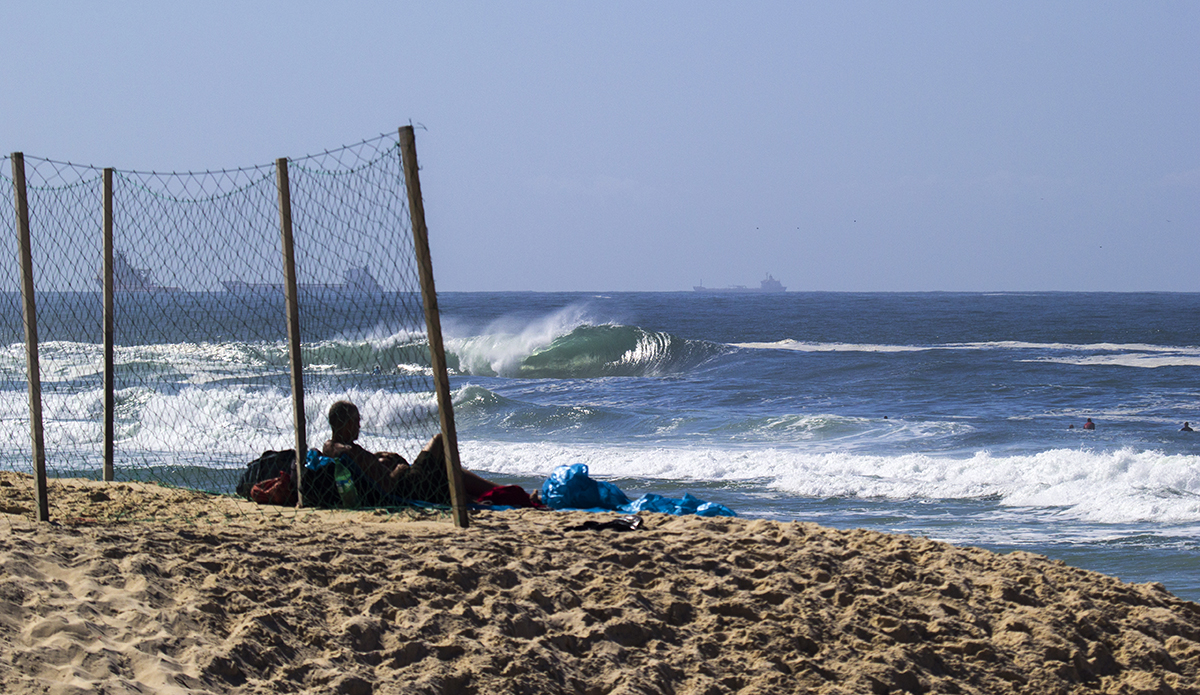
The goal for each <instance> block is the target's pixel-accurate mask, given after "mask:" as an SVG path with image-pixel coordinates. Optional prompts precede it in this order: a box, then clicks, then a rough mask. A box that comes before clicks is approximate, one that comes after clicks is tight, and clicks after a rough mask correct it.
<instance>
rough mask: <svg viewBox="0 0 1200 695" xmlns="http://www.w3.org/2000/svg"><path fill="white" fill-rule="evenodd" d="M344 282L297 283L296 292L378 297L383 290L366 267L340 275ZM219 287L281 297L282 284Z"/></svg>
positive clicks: (237, 283)
mask: <svg viewBox="0 0 1200 695" xmlns="http://www.w3.org/2000/svg"><path fill="white" fill-rule="evenodd" d="M342 278H343V279H344V280H345V282H343V283H341V284H332V283H329V284H323V283H299V284H297V285H296V291H297V292H299V293H300V294H319V295H328V294H338V295H379V294H383V288H382V287H380V285H379V282H378V281H376V280H375V277H374V276H373V275H371V271H369V270H367V266H365V265H364V266H363V267H361V268H351V269H350V270H347V271H346V272H345V273H343V274H342ZM221 286H222V287H224V288H225V291H226V292H230V293H232V294H240V295H252V296H256V297H266V296H271V297H282V296H283V284H282V283H278V282H243V281H241V280H222V281H221Z"/></svg>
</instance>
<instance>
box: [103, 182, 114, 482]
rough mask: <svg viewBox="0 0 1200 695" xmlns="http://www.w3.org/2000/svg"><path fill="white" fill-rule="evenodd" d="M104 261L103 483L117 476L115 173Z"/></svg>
mask: <svg viewBox="0 0 1200 695" xmlns="http://www.w3.org/2000/svg"><path fill="white" fill-rule="evenodd" d="M103 195H104V218H103V222H102V226H103V234H104V243H103V246H104V259H103V260H102V261H101V268H100V279H101V281H103V283H104V290H103V291H104V329H103V330H104V480H106V481H108V482H112V480H113V478H114V477H115V476H114V473H115V471H114V468H115V467H114V466H113V441H114V440H115V439H116V413H115V409H116V397H115V395H114V389H115V384H116V376H115V372H114V369H115V365H114V359H113V352H114V350H113V344H114V342H115V341H114V336H113V170H112V169H105V170H104V194H103Z"/></svg>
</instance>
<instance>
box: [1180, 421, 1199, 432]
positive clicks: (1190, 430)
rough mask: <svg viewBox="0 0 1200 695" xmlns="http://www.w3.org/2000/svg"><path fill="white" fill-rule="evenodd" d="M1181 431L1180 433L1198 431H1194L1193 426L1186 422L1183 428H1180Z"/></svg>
mask: <svg viewBox="0 0 1200 695" xmlns="http://www.w3.org/2000/svg"><path fill="white" fill-rule="evenodd" d="M1179 431H1180V432H1195V431H1196V430H1193V429H1192V426H1191V425H1189V424H1188V423H1186V422H1185V423H1183V427H1180V428H1179Z"/></svg>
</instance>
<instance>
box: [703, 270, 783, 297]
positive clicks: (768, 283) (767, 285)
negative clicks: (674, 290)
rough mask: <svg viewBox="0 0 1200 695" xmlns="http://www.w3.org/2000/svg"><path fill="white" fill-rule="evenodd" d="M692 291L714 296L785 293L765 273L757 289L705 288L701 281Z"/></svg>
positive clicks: (742, 287) (735, 287)
mask: <svg viewBox="0 0 1200 695" xmlns="http://www.w3.org/2000/svg"><path fill="white" fill-rule="evenodd" d="M692 289H693V290H694V291H696V292H705V293H716V294H743V293H747V294H763V293H773V292H787V288H786V287H784V286H783V284H782V283H780V282H779V281H778V280H776V279H775V278H773V277H771V274H770V273H767V277H766V279H765V280H762V281H761V282H760V283H759V287H746V286H745V285H733V286H732V287H705V286H704V281H703V280H701V281H700V284H699V285H695V286H693V287H692Z"/></svg>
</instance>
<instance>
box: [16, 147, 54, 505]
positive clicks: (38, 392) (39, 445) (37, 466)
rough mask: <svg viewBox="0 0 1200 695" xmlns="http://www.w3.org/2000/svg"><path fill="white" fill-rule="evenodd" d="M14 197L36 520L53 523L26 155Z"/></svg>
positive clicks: (20, 163) (20, 157)
mask: <svg viewBox="0 0 1200 695" xmlns="http://www.w3.org/2000/svg"><path fill="white" fill-rule="evenodd" d="M12 172H13V195H14V198H15V204H16V213H17V254H18V255H19V256H20V261H21V317H22V319H23V320H24V323H25V365H26V369H27V370H28V373H29V431H30V436H31V437H32V439H33V475H34V494H35V495H36V496H37V500H36V501H37V520H38V521H49V520H50V500H49V496H48V495H47V493H46V444H45V439H44V436H43V431H42V371H41V367H40V366H39V364H38V337H37V306H36V304H35V303H34V295H33V252H32V247H31V246H30V241H29V198H28V197H27V195H26V191H25V155H24V154H23V153H21V152H14V153H13V154H12Z"/></svg>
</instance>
